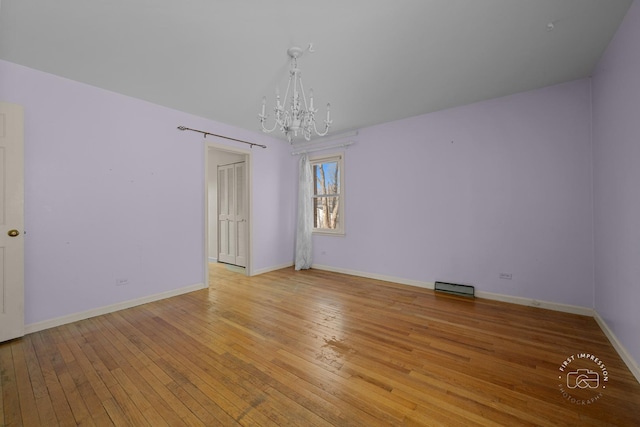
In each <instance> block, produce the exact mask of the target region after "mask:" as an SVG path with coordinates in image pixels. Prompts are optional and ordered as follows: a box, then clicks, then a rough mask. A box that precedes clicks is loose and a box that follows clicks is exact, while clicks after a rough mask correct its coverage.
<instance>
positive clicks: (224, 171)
mask: <svg viewBox="0 0 640 427" xmlns="http://www.w3.org/2000/svg"><path fill="white" fill-rule="evenodd" d="M245 174H246V167H245V162H241V163H234V164H231V165H224V166H218V252H219V253H218V261H220V262H226V263H228V264H234V265H239V266H241V267H246V265H247V254H246V249H247V244H246V239H247V215H246V194H247V193H246V190H245V186H246V178H245Z"/></svg>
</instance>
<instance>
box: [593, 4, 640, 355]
mask: <svg viewBox="0 0 640 427" xmlns="http://www.w3.org/2000/svg"><path fill="white" fill-rule="evenodd" d="M638 111H640V3H638V2H637V1H636V2H634V3H633V4H632V6H631V8H630V9H629V11H628V12H627V15H626V17H625V19H624V21H623V23H622V25H621V27H620V29H619V30H618V32H617V34H616V36H615V37H614V39H613V41H612V42H611V44H610V45H609V47H608V49H607V51H606V52H605V55H604V56H603V58H602V59H601V61H600V63H599V65H598V67H597V69H596V71H595V73H594V77H593V151H594V199H595V222H594V223H595V256H596V264H595V265H596V269H595V302H596V311H597V312H598V313H599V314H600V316H601V317H602V318H603V319H604V320H605V322H606V323H607V325H608V326H609V327H610V328H611V329H612V330H613V332H614V333H615V334H616V336H617V337H618V339H619V340H620V342H621V343H622V344H623V345H624V346H625V347H626V349H627V350H628V351H629V353H630V354H631V356H632V357H633V358H634V359H635V360H636V361H640V310H639V309H638V304H639V303H640V196H639V194H640V192H639V189H638V188H639V185H640V162H639V160H640V114H639V113H638Z"/></svg>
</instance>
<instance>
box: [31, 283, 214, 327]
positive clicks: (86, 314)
mask: <svg viewBox="0 0 640 427" xmlns="http://www.w3.org/2000/svg"><path fill="white" fill-rule="evenodd" d="M206 287H207V285H205V284H204V283H196V284H195V285H190V286H185V287H184V288H179V289H174V290H171V291H167V292H162V293H159V294H155V295H148V296H146V297H142V298H136V299H133V300H129V301H123V302H119V303H117V304H112V305H107V306H104V307H98V308H94V309H91V310H87V311H83V312H80V313H74V314H69V315H67V316H62V317H56V318H55V319H50V320H44V321H42V322H36V323H30V324H28V325H25V327H24V333H25V334H31V333H33V332H38V331H42V330H45V329H49V328H54V327H56V326H61V325H66V324H67V323H72V322H77V321H78V320H84V319H89V318H90V317H95V316H100V315H102V314H107V313H113V312H114V311H118V310H124V309H125V308H131V307H135V306H137V305H142V304H146V303H148V302H153V301H159V300H162V299H165V298H170V297H174V296H177V295H182V294H186V293H189V292H193V291H198V290H200V289H205V288H206Z"/></svg>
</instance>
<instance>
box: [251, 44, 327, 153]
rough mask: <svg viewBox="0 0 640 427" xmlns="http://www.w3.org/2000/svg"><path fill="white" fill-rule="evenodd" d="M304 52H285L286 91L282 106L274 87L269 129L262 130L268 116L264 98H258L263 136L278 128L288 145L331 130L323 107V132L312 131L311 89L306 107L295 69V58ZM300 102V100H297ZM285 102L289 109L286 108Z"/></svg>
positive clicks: (298, 69) (292, 48)
mask: <svg viewBox="0 0 640 427" xmlns="http://www.w3.org/2000/svg"><path fill="white" fill-rule="evenodd" d="M308 50H309V52H313V46H312V45H311V44H309V48H308ZM303 53H304V51H303V50H302V49H301V48H299V47H295V46H294V47H291V48H289V49H288V50H287V54H288V55H289V56H290V57H291V70H290V71H289V82H288V83H287V90H286V92H285V94H284V102H280V90H279V89H278V88H277V87H276V106H275V108H274V112H275V120H276V121H275V123H274V124H273V127H272V128H271V129H269V128H267V127H266V126H265V122H266V121H267V117H269V115H268V114H266V113H265V110H266V106H267V97H262V113H261V114H260V115H259V116H258V118H259V119H260V124H261V125H262V131H263V132H266V133H271V132H273V131H274V130H275V129H276V128H277V127H279V128H280V130H281V131H282V133H284V134H285V135H286V136H287V139H288V140H289V142H293V139H294V138H295V137H297V136H298V134H301V135H302V136H303V137H304V139H305V140H307V141H310V140H311V135H312V134H314V133H315V134H316V135H318V136H325V135H326V134H327V133H329V128H330V127H331V123H333V121H332V120H331V105H330V104H327V119H326V120H325V121H324V130H323V131H322V132H318V128H317V127H316V118H315V114H316V113H317V112H318V110H317V109H314V108H313V89H311V90H310V91H309V104H307V96H306V95H305V93H304V88H303V86H302V72H301V71H300V68H298V58H300V57H301V56H302V54H303ZM291 86H293V92H292V93H291V98H287V97H288V96H289V90H290V89H292V88H291ZM301 98H302V99H301ZM287 101H289V106H288V107H287Z"/></svg>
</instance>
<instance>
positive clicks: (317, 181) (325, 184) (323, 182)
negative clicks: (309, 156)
mask: <svg viewBox="0 0 640 427" xmlns="http://www.w3.org/2000/svg"><path fill="white" fill-rule="evenodd" d="M313 180H314V185H313V191H314V194H315V195H325V194H339V193H340V168H339V167H338V162H327V163H316V164H314V165H313Z"/></svg>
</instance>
